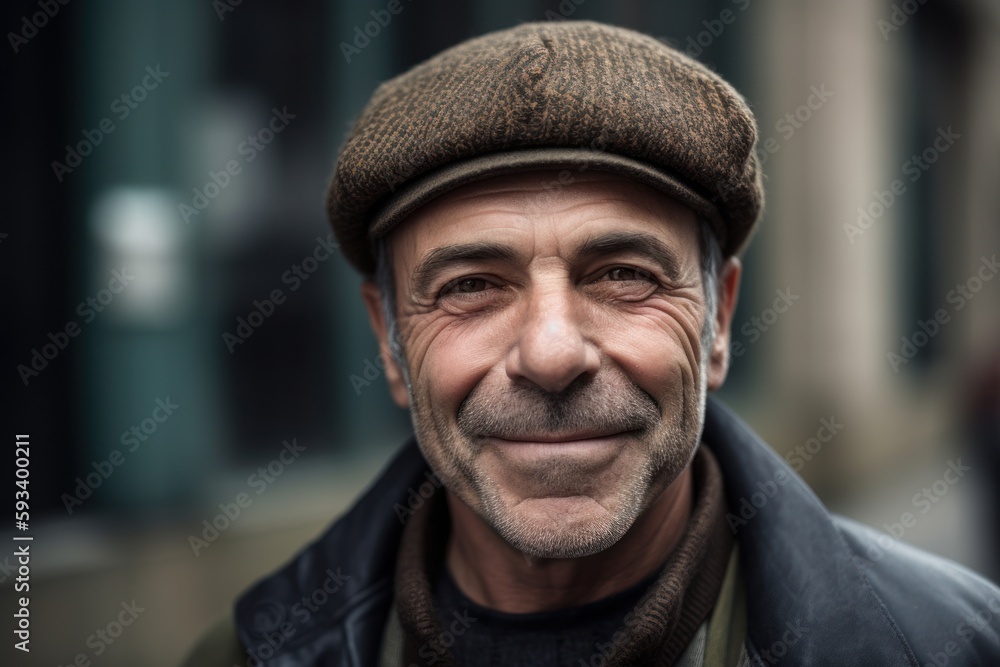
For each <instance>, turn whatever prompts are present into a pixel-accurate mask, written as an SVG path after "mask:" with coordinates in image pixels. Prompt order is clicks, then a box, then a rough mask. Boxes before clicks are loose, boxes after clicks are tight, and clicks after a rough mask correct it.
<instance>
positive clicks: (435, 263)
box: [363, 172, 739, 558]
mask: <svg viewBox="0 0 1000 667" xmlns="http://www.w3.org/2000/svg"><path fill="white" fill-rule="evenodd" d="M564 180H566V179H565V178H564ZM390 252H391V255H392V262H393V266H394V269H395V273H394V275H395V285H396V290H397V292H396V294H397V313H398V322H399V331H400V340H401V342H402V345H403V349H404V354H405V359H406V366H407V372H408V377H409V380H410V386H409V387H407V386H406V384H405V382H404V381H403V379H402V378H403V377H404V376H403V374H402V373H401V369H399V368H397V367H395V366H394V365H391V366H390V370H389V372H388V378H389V381H390V385H391V387H392V390H393V395H394V397H395V398H396V400H397V402H399V403H400V404H401V405H404V406H406V405H408V406H409V407H410V409H411V412H412V418H413V424H414V429H415V433H416V436H417V440H418V442H419V444H420V447H421V450H422V452H423V454H424V456H425V457H426V458H427V460H428V462H429V463H430V464H431V466H432V468H433V469H434V470H435V471H436V472H437V474H438V475H439V476H440V477H441V479H442V481H443V482H444V484H445V486H446V487H447V488H448V489H449V490H450V491H451V492H452V493H454V494H455V495H456V496H457V497H458V498H459V499H461V500H462V501H463V502H464V503H465V504H466V505H468V507H469V508H471V509H472V510H473V511H474V512H475V513H476V514H478V515H479V516H480V517H481V518H482V519H483V520H484V521H485V522H486V523H487V524H488V525H490V526H491V527H492V528H493V529H494V530H495V531H496V532H497V533H498V534H499V535H500V536H502V537H503V538H504V539H505V540H506V541H507V542H508V543H510V544H511V545H513V546H514V547H515V548H517V549H519V550H521V551H523V552H525V553H527V554H531V555H535V556H542V557H550V558H570V557H580V556H584V555H589V554H593V553H597V552H599V551H602V550H604V549H606V548H608V547H609V546H611V545H613V544H614V543H615V542H617V541H618V540H619V539H620V538H621V537H622V536H623V535H624V534H625V532H626V531H628V529H629V528H630V527H631V526H632V524H633V523H634V522H635V520H636V518H637V517H638V516H639V515H640V514H641V513H642V512H643V510H645V509H646V508H647V507H648V506H649V504H650V503H651V502H652V501H653V500H654V499H655V498H656V497H657V495H659V493H660V492H662V491H663V490H664V489H665V488H666V487H667V486H668V485H669V484H670V483H671V482H672V481H673V480H674V479H675V478H677V476H678V475H679V474H680V473H681V472H682V471H683V470H684V468H685V467H686V466H687V464H688V463H689V462H690V460H691V458H692V456H693V453H694V450H695V448H696V446H697V444H698V438H699V435H700V432H701V427H702V420H703V410H704V401H705V391H706V389H707V388H709V385H710V384H711V385H715V386H717V385H718V384H721V381H722V378H724V375H725V366H726V356H725V352H724V350H725V348H726V347H727V346H728V325H729V319H728V317H729V314H731V310H732V305H733V302H734V301H735V293H734V291H735V285H736V282H737V281H738V273H739V268H738V263H737V264H735V267H736V268H735V269H733V264H732V263H729V264H727V269H726V272H724V273H726V274H727V275H728V277H726V275H724V276H723V279H722V282H723V284H724V285H730V287H731V290H732V291H733V294H731V295H729V296H731V297H732V298H731V299H730V298H728V297H727V296H726V295H721V296H722V298H721V299H720V311H721V312H722V317H719V318H717V321H716V323H715V326H714V328H715V330H716V334H717V335H716V341H715V344H713V347H712V350H703V349H702V340H701V332H702V326H703V324H704V323H705V319H706V317H710V316H711V314H709V313H707V307H706V302H705V296H704V293H703V290H702V284H701V273H700V265H699V249H698V229H697V221H696V219H695V215H694V213H693V212H692V211H691V210H690V209H688V208H686V207H684V206H683V205H681V204H679V203H677V202H676V201H674V200H671V199H669V198H667V197H666V196H664V195H662V194H660V193H659V192H656V191H654V190H652V189H650V188H647V187H646V186H643V185H639V184H636V183H632V182H629V181H626V180H624V179H621V178H618V177H616V176H612V175H606V174H597V173H585V174H574V178H573V179H572V182H570V183H569V184H562V183H560V182H559V180H558V177H557V175H556V174H554V173H553V174H550V173H539V172H535V173H526V174H518V175H514V176H507V177H501V178H495V179H491V180H489V181H485V182H482V183H477V184H473V185H470V186H466V187H463V188H461V189H458V190H454V191H452V192H450V193H448V194H446V195H444V196H442V197H440V198H438V199H436V200H435V201H433V202H431V203H430V204H428V205H427V206H425V207H424V208H422V209H421V210H419V211H418V212H417V213H415V214H414V215H412V216H410V218H409V219H407V220H406V221H404V222H403V223H402V224H401V225H400V226H399V227H397V228H396V229H395V230H394V231H393V232H392V233H391V238H390ZM734 272H735V274H736V275H735V277H734V276H733V275H732V274H733V273H734ZM722 291H725V289H723V290H722ZM363 293H364V295H365V299H366V303H367V305H368V308H369V313H370V315H371V316H372V320H373V324H374V326H375V328H376V331H377V332H378V333H379V335H380V338H381V340H382V343H383V354H385V353H386V352H387V349H388V348H387V346H386V340H385V326H384V324H385V323H384V322H383V321H382V316H381V310H380V305H379V294H378V290H377V289H376V288H374V286H373V285H372V284H371V283H366V285H365V287H364V288H363ZM709 326H713V324H712V322H709ZM720 338H721V340H719V339H720ZM708 376H711V377H708ZM711 388H715V387H714V386H713V387H711Z"/></svg>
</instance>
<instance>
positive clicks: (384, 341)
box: [361, 280, 410, 408]
mask: <svg viewBox="0 0 1000 667" xmlns="http://www.w3.org/2000/svg"><path fill="white" fill-rule="evenodd" d="M361 298H362V299H363V300H364V302H365V308H367V309H368V320H369V321H370V322H371V325H372V330H373V331H374V332H375V337H376V338H377V339H378V350H379V354H381V355H382V362H383V363H384V364H385V379H386V382H388V383H389V393H390V394H392V400H394V401H396V405H398V406H399V407H401V408H408V407H410V395H409V393H408V392H407V391H406V382H405V381H404V379H403V371H402V369H401V368H400V367H399V364H397V363H396V360H395V359H394V358H393V356H392V350H391V348H390V347H389V330H388V326H387V324H386V321H385V311H384V310H383V308H382V291H381V290H380V289H379V288H378V286H377V285H376V284H375V283H374V282H373V281H371V280H365V281H364V282H362V283H361Z"/></svg>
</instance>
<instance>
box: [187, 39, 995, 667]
mask: <svg viewBox="0 0 1000 667" xmlns="http://www.w3.org/2000/svg"><path fill="white" fill-rule="evenodd" d="M755 142H756V127H755V122H754V119H753V116H752V114H751V113H750V111H749V109H748V107H747V105H746V103H745V102H744V101H743V99H742V98H741V97H740V96H739V95H738V94H737V93H736V92H735V91H734V90H733V89H732V88H731V87H730V86H729V85H728V84H727V83H725V82H724V81H722V80H721V79H720V78H719V77H718V76H716V75H715V74H713V73H711V72H710V71H708V70H707V69H705V68H704V67H702V66H700V65H698V64H697V63H696V62H694V61H692V60H690V59H689V58H687V57H685V56H683V55H681V54H679V53H677V52H676V51H674V50H672V49H670V48H668V47H666V46H664V45H663V44H661V43H659V42H657V41H656V40H654V39H652V38H649V37H645V36H642V35H639V34H637V33H634V32H631V31H626V30H622V29H618V28H611V27H608V26H602V25H599V24H595V23H585V22H580V23H577V22H563V23H554V24H551V23H550V24H527V25H522V26H520V27H517V28H514V29H512V30H507V31H503V32H499V33H494V34H491V35H487V36H485V37H481V38H478V39H474V40H470V41H468V42H466V43H464V44H461V45H459V46H457V47H454V48H452V49H449V50H448V51H445V52H443V53H442V54H439V55H438V56H436V57H435V58H433V59H431V60H429V61H428V62H426V63H424V64H422V65H419V66H417V67H416V68H414V69H412V70H411V71H409V72H407V73H405V74H403V75H401V76H400V77H398V78H396V79H394V80H392V81H389V82H387V83H386V84H383V86H381V87H380V88H379V89H378V90H377V91H376V92H375V94H374V96H373V98H372V100H371V101H370V103H369V105H368V106H367V108H366V109H365V110H364V111H363V112H362V114H361V116H360V118H359V119H358V121H357V123H356V125H355V127H354V130H353V131H352V133H351V135H350V136H349V138H348V140H347V143H346V145H345V147H344V149H343V151H342V153H341V156H340V159H339V161H338V163H337V167H336V171H335V173H334V177H333V181H332V184H331V187H330V192H329V196H328V209H329V213H330V217H331V220H332V222H333V225H334V228H335V230H336V232H337V234H338V237H339V239H340V242H341V247H342V249H343V250H344V252H345V255H346V256H347V258H348V259H349V260H350V261H351V262H352V264H353V265H354V266H355V267H357V268H358V269H359V270H360V271H361V272H362V273H363V274H365V275H366V276H367V277H368V280H367V281H366V282H365V283H364V285H363V287H362V296H363V298H364V302H365V304H366V306H367V310H368V314H369V317H370V320H371V323H372V326H373V328H374V331H375V333H376V335H377V337H378V340H379V344H380V347H381V351H382V354H383V356H384V357H385V359H386V361H387V365H386V378H387V380H388V383H389V387H390V390H391V393H392V396H393V398H394V400H395V401H396V403H398V404H399V405H400V406H403V407H406V408H409V410H410V411H411V415H412V420H413V426H414V438H413V439H411V441H409V442H408V443H406V444H405V445H404V446H403V448H402V449H401V450H400V452H399V453H398V454H397V455H396V457H395V458H394V460H393V461H392V462H391V463H390V464H389V465H388V467H387V468H386V469H385V471H384V472H383V473H382V474H381V476H380V477H379V478H378V479H377V480H376V481H375V482H374V484H373V485H372V487H371V488H370V489H369V490H368V491H367V493H366V494H365V495H364V497H362V498H361V499H360V500H359V501H358V502H357V503H356V504H355V506H354V507H353V508H351V509H350V510H349V511H348V512H347V514H346V515H345V516H344V517H342V518H341V519H340V520H339V521H337V522H336V523H335V524H334V525H333V526H332V527H331V528H330V529H329V531H328V532H327V533H326V534H324V535H323V536H321V537H320V538H319V539H318V540H317V541H316V542H315V543H313V544H312V545H310V546H308V547H307V548H306V549H305V550H304V551H303V552H302V553H301V554H299V555H298V556H297V557H296V558H295V559H293V560H292V561H291V562H290V563H289V564H287V565H286V566H285V567H284V568H282V569H281V570H280V571H278V572H277V573H275V574H272V575H270V576H268V577H267V578H265V579H264V580H262V581H261V582H259V583H257V584H256V585H255V586H254V587H252V588H251V589H250V590H249V591H248V592H246V593H245V594H244V595H243V596H242V597H241V598H240V600H239V601H238V602H237V605H236V610H235V619H234V620H235V630H233V629H232V628H228V627H227V628H222V629H221V630H220V631H219V634H218V636H217V638H216V639H215V640H213V641H210V642H208V643H206V645H205V646H206V648H204V649H203V650H202V651H201V652H200V653H198V654H196V656H195V658H194V659H193V660H192V663H191V664H226V665H231V664H232V663H233V662H239V663H241V664H244V663H245V664H252V665H256V664H263V665H379V666H382V665H385V666H388V665H452V664H455V665H574V666H576V665H727V666H734V665H744V664H756V665H762V664H774V663H776V662H778V661H782V662H784V663H785V664H793V665H819V664H835V665H868V664H871V665H876V664H877V665H918V664H925V663H927V664H938V665H944V664H968V665H973V664H976V665H978V664H1000V638H998V634H1000V630H998V629H1000V621H998V619H1000V591H998V590H997V589H996V588H995V587H993V586H992V585H991V584H989V583H987V582H986V581H985V580H984V579H981V578H979V577H978V576H976V575H974V574H972V573H970V572H968V571H967V570H964V569H962V568H960V567H959V566H957V565H954V564H951V563H948V562H945V561H943V560H940V559H937V558H935V557H932V556H930V555H927V554H923V553H920V552H917V551H916V550H913V549H911V548H909V547H906V546H904V545H902V544H890V545H888V546H886V545H885V544H884V542H885V540H884V538H885V537H886V536H884V535H882V536H879V534H878V533H875V532H874V531H871V530H869V529H866V528H863V527H861V526H858V525H856V524H853V523H851V522H848V521H845V520H843V519H840V518H835V517H832V516H831V515H830V514H829V513H828V512H827V511H826V510H825V509H824V508H823V506H822V505H821V504H820V502H819V501H818V500H817V499H816V497H815V496H814V495H813V494H812V493H811V492H810V490H809V489H808V487H807V486H806V485H805V484H804V483H803V482H802V481H801V480H800V479H799V478H798V477H797V476H796V475H795V474H794V472H792V470H791V469H790V468H788V466H787V465H786V464H785V463H784V461H782V460H781V459H780V458H779V457H777V456H776V455H774V454H773V453H772V452H771V451H770V449H769V448H768V447H767V446H766V445H764V444H763V443H762V442H761V441H760V440H759V439H758V438H757V436H756V435H754V434H753V433H752V432H751V431H750V430H749V429H748V428H747V426H746V425H744V424H743V423H742V422H741V421H740V420H739V419H738V418H737V417H736V416H735V415H733V414H732V413H731V412H730V411H729V410H728V409H727V408H725V407H724V406H722V405H721V404H720V403H718V402H715V401H710V400H708V399H707V392H708V391H709V390H714V389H717V388H718V387H720V386H721V385H722V383H723V381H724V380H725V376H726V372H727V368H728V363H729V357H728V349H729V341H730V325H731V321H732V316H733V311H734V308H735V305H736V299H737V293H738V288H739V280H740V271H741V266H740V261H739V259H738V255H739V253H740V252H741V250H742V248H743V247H744V246H745V244H746V242H747V239H748V237H749V236H750V234H751V232H752V230H753V228H754V226H755V225H756V223H757V221H758V219H759V217H760V213H761V208H762V204H763V188H762V185H761V174H760V168H759V165H758V163H757V160H756V158H755V156H754V146H755ZM747 504H749V506H750V507H752V508H753V509H754V510H755V511H754V512H753V513H747V512H746V510H745V506H746V505H747ZM880 538H882V539H880ZM213 651H215V653H212V652H213ZM213 661H214V662H213Z"/></svg>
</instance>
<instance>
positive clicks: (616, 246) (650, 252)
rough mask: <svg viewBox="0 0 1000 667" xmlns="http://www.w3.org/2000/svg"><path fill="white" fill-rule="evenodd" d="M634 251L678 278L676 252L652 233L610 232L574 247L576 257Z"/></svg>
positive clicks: (679, 274) (589, 257) (679, 266)
mask: <svg viewBox="0 0 1000 667" xmlns="http://www.w3.org/2000/svg"><path fill="white" fill-rule="evenodd" d="M622 253H635V254H638V255H643V256H645V257H648V258H649V259H651V260H653V261H654V262H656V264H658V265H659V267H660V268H661V269H662V270H663V273H664V274H665V275H666V276H667V278H668V279H669V280H675V281H676V280H679V279H680V277H681V275H682V271H681V266H682V263H681V260H680V257H678V255H677V252H676V251H675V250H674V249H673V248H671V247H670V246H668V245H667V244H666V243H664V242H663V241H661V240H660V239H658V238H656V237H655V236H653V235H652V234H643V233H641V232H611V233H609V234H602V235H600V236H594V237H591V238H589V239H587V240H586V241H584V242H583V243H582V244H581V245H580V247H578V248H577V249H576V252H575V253H574V255H575V256H576V259H578V260H583V259H591V258H595V257H599V256H601V255H613V254H622Z"/></svg>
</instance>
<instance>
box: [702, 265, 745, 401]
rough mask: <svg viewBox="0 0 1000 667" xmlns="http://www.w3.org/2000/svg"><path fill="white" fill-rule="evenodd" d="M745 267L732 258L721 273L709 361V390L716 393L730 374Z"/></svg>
mask: <svg viewBox="0 0 1000 667" xmlns="http://www.w3.org/2000/svg"><path fill="white" fill-rule="evenodd" d="M742 272H743V265H742V264H741V263H740V260H739V258H738V257H735V256H734V257H730V258H729V259H727V260H726V261H725V263H724V264H723V265H722V270H721V271H720V272H719V294H718V296H717V297H716V298H717V301H716V303H717V304H718V305H717V307H716V309H715V339H714V341H713V342H712V354H711V357H710V358H709V361H708V389H709V391H715V390H716V389H718V388H719V387H721V386H722V383H723V382H725V381H726V374H727V373H728V372H729V343H730V340H731V339H732V324H733V313H735V312H736V300H737V299H738V298H739V294H740V275H741V273H742Z"/></svg>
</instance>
